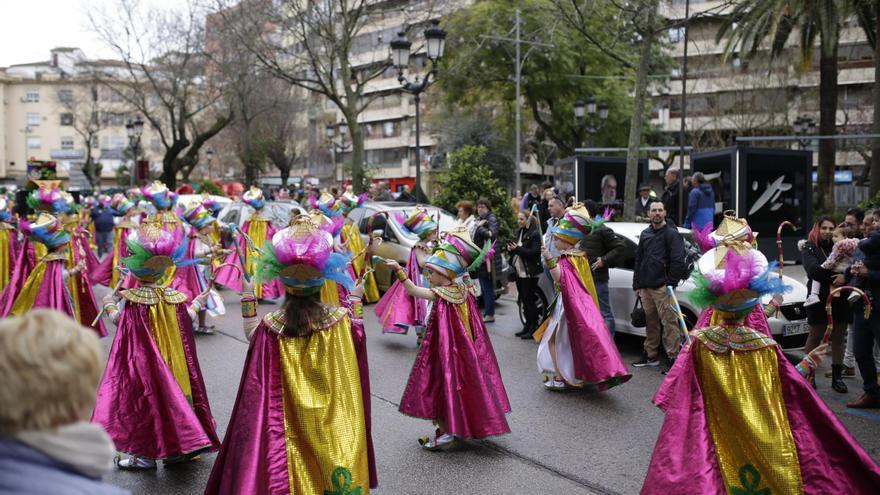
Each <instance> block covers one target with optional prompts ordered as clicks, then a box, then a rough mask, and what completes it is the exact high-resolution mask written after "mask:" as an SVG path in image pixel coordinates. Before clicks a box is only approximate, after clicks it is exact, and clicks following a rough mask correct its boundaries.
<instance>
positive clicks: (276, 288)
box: [214, 214, 284, 299]
mask: <svg viewBox="0 0 880 495" xmlns="http://www.w3.org/2000/svg"><path fill="white" fill-rule="evenodd" d="M241 230H242V231H244V232H246V233H247V234H248V236H249V237H250V238H251V240H253V241H254V247H256V248H258V249H261V248H262V247H263V244H264V243H267V242H272V236H273V235H275V227H274V226H273V225H272V222H270V221H269V220H266V219H265V218H262V217H260V216H259V215H257V214H254V216H252V217H251V218H250V220H248V221H247V222H245V223H244V226H243V227H242V228H241ZM238 250H239V252H240V253H241V254H242V255H243V256H244V268H245V269H246V271H247V273H248V274H249V275H250V276H251V277H253V276H254V272H255V269H256V268H255V267H256V261H257V258H259V256H260V254H259V253H258V252H257V251H256V250H254V249H250V248H249V247H248V245H247V242H246V241H245V238H244V236H243V235H241V234H240V233H239V235H238ZM232 251H233V252H232V253H230V254H229V256H227V257H226V259H225V260H223V263H224V264H227V263H228V264H230V265H234V266H237V267H239V268H243V267H242V265H241V258H239V252H236V249H235V245H233V246H232ZM242 273H243V272H242ZM241 279H242V277H241V274H240V273H239V271H238V270H236V269H233V268H231V267H229V266H224V267H222V268H220V269H219V270H217V273H216V277H214V281H215V282H216V283H217V284H218V285H221V286H223V287H226V288H227V289H231V290H234V291H236V292H241V291H242V282H241ZM254 295H255V296H256V297H257V299H277V298H279V297H281V296H283V295H284V286H283V285H281V281H280V280H278V279H275V280H272V281H271V282H265V283H263V284H256V285H255V286H254Z"/></svg>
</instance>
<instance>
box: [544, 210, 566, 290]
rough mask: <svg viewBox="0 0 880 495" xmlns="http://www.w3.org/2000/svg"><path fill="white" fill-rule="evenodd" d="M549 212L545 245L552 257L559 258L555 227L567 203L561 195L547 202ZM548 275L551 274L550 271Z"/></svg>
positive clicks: (545, 231)
mask: <svg viewBox="0 0 880 495" xmlns="http://www.w3.org/2000/svg"><path fill="white" fill-rule="evenodd" d="M547 213H549V214H550V218H549V219H547V228H546V229H544V245H545V246H547V249H548V250H549V251H550V255H551V256H552V257H554V258H558V257H559V250H558V249H556V243H554V242H553V229H555V228H556V225H557V224H558V223H559V219H560V218H562V215H565V203H563V202H562V200H561V199H560V198H559V196H554V197H553V198H552V199H550V200H549V201H548V202H547ZM547 276H548V277H549V276H550V272H549V271H548V272H547ZM551 280H552V279H551Z"/></svg>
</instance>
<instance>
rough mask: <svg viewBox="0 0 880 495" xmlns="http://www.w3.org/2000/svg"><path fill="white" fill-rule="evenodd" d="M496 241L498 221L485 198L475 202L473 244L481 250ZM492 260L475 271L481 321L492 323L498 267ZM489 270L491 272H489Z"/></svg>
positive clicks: (494, 258)
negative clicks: (475, 225) (475, 213)
mask: <svg viewBox="0 0 880 495" xmlns="http://www.w3.org/2000/svg"><path fill="white" fill-rule="evenodd" d="M497 239H498V219H497V218H495V214H494V213H492V203H490V202H489V200H488V199H486V198H480V199H478V200H477V228H476V229H475V230H474V239H473V240H474V244H476V245H477V246H480V247H481V248H482V247H483V245H484V244H485V243H486V242H490V243H491V242H492V241H495V240H497ZM499 256H500V255H496V256H494V257H493V259H489V260H486V261H484V262H483V263H482V264H481V265H480V266H479V267H478V268H477V270H476V272H477V280H479V281H480V294H481V295H482V296H483V321H485V322H486V323H492V322H494V321H495V282H494V280H495V277H494V274H496V273H498V271H499V270H500V268H501V267H500V266H499V265H498V264H496V260H498V259H499ZM490 270H491V271H490Z"/></svg>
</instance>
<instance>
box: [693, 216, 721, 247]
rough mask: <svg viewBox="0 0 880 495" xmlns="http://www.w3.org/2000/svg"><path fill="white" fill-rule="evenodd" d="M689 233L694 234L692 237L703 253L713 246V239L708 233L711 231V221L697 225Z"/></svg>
mask: <svg viewBox="0 0 880 495" xmlns="http://www.w3.org/2000/svg"><path fill="white" fill-rule="evenodd" d="M691 233H692V234H693V236H694V239H695V240H696V241H697V245H699V246H700V250H701V251H703V252H704V253H705V252H706V251H708V250H710V249H712V248H714V247H715V239H712V236H711V235H710V234H711V233H712V223H711V222H710V223H707V224H706V225H704V226H703V227H698V228H695V229H693V230H691Z"/></svg>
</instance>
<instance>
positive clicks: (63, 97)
mask: <svg viewBox="0 0 880 495" xmlns="http://www.w3.org/2000/svg"><path fill="white" fill-rule="evenodd" d="M58 101H60V102H61V103H70V102H72V101H73V90H70V89H61V90H59V91H58Z"/></svg>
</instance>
